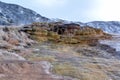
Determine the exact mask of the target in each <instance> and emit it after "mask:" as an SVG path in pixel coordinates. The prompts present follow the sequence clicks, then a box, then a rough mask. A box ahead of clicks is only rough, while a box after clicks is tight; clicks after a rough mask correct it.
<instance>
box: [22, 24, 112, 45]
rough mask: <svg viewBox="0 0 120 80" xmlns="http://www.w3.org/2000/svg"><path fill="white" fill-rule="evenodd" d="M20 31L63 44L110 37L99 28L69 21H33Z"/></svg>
mask: <svg viewBox="0 0 120 80" xmlns="http://www.w3.org/2000/svg"><path fill="white" fill-rule="evenodd" d="M22 31H24V32H27V33H28V34H30V37H31V38H32V39H35V40H37V41H53V42H57V43H65V44H78V43H80V44H90V45H91V44H96V43H98V40H99V39H106V38H110V37H111V36H110V35H107V34H106V33H104V32H103V31H102V30H100V29H96V28H92V27H89V26H85V27H81V26H79V25H78V24H75V23H70V24H63V23H33V24H31V25H29V26H26V27H24V28H23V29H22Z"/></svg>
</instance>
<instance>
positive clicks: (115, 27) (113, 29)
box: [85, 21, 120, 34]
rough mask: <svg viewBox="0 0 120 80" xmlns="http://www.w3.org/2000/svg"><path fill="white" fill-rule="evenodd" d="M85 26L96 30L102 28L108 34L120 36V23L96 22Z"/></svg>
mask: <svg viewBox="0 0 120 80" xmlns="http://www.w3.org/2000/svg"><path fill="white" fill-rule="evenodd" d="M85 24H86V25H88V26H91V27H94V28H100V29H102V30H103V31H105V32H107V33H117V34H120V22H118V21H108V22H104V21H94V22H88V23H85Z"/></svg>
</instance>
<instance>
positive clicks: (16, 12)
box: [0, 2, 49, 25]
mask: <svg viewBox="0 0 120 80" xmlns="http://www.w3.org/2000/svg"><path fill="white" fill-rule="evenodd" d="M47 21H49V19H48V18H46V17H43V16H41V15H40V14H38V13H36V12H35V11H32V10H30V9H27V8H24V7H22V6H19V5H15V4H7V3H4V2H0V25H11V24H12V25H21V24H29V23H31V22H47Z"/></svg>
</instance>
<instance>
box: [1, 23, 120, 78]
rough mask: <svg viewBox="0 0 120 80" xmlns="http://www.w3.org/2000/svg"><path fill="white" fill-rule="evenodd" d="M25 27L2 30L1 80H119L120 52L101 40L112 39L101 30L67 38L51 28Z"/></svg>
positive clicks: (92, 29)
mask: <svg viewBox="0 0 120 80" xmlns="http://www.w3.org/2000/svg"><path fill="white" fill-rule="evenodd" d="M42 25H43V24H42ZM34 26H36V25H35V24H34ZM37 26H38V25H37ZM44 26H45V25H44ZM52 26H53V25H52ZM26 28H27V29H25V28H22V29H21V28H1V29H0V33H1V35H0V80H120V71H119V67H120V58H118V55H117V54H118V52H117V51H116V50H115V49H114V48H112V47H110V46H108V45H106V44H100V43H99V42H98V40H99V39H100V40H101V39H104V40H105V39H111V38H110V37H111V36H110V35H108V34H105V33H104V32H102V31H101V30H98V29H94V28H89V27H88V28H85V29H83V30H84V31H82V32H81V31H80V32H77V36H76V34H74V35H73V37H72V38H71V37H69V38H68V37H67V38H66V33H64V34H57V33H56V32H54V31H53V32H51V30H48V27H47V29H44V30H43V29H41V28H40V27H33V26H32V28H31V27H30V28H28V27H26ZM58 28H59V29H60V27H59V26H57V29H58ZM76 28H77V27H76ZM31 29H32V30H31ZM64 29H66V28H64ZM70 29H71V28H70ZM60 30H61V29H60ZM86 30H87V31H86ZM74 31H76V30H74ZM87 32H89V33H87ZM92 32H93V34H94V35H93V34H92ZM69 33H70V34H71V33H72V34H73V32H71V31H70V32H69ZM78 33H79V34H78ZM88 34H89V35H88ZM67 36H68V34H67ZM78 36H79V38H78ZM81 38H82V39H81ZM92 38H94V39H92ZM32 39H34V40H32ZM70 39H71V40H70ZM91 43H92V44H91ZM116 55H117V56H116Z"/></svg>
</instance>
